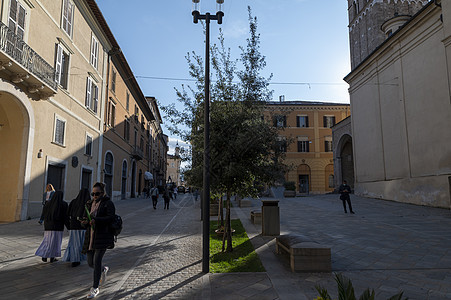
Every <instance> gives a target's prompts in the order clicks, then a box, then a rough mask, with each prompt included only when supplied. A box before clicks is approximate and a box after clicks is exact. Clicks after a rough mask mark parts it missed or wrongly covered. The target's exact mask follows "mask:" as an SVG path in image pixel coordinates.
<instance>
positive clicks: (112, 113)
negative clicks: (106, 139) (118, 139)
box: [106, 99, 116, 127]
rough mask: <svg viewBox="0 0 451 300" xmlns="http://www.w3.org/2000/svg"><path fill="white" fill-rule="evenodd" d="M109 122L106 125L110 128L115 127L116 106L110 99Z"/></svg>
mask: <svg viewBox="0 0 451 300" xmlns="http://www.w3.org/2000/svg"><path fill="white" fill-rule="evenodd" d="M107 109H108V111H107V121H106V124H107V125H108V126H110V127H114V125H115V119H116V105H115V104H114V103H113V101H112V100H111V99H110V100H109V101H108V108H107Z"/></svg>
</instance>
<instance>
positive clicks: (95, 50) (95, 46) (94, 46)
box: [91, 35, 99, 69]
mask: <svg viewBox="0 0 451 300" xmlns="http://www.w3.org/2000/svg"><path fill="white" fill-rule="evenodd" d="M98 61H99V42H98V41H97V39H96V38H95V37H94V35H93V36H92V38H91V65H92V66H93V67H94V68H96V69H97V66H98Z"/></svg>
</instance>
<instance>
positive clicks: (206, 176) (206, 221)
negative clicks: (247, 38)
mask: <svg viewBox="0 0 451 300" xmlns="http://www.w3.org/2000/svg"><path fill="white" fill-rule="evenodd" d="M192 1H193V13H192V14H193V21H194V23H196V24H197V22H198V21H199V20H205V100H204V105H205V108H204V170H203V181H204V182H203V197H202V200H203V202H202V221H203V226H202V272H203V273H208V272H209V270H210V262H209V260H210V237H209V234H210V20H217V21H218V24H222V17H223V16H224V13H223V12H222V5H223V4H224V0H216V15H210V13H206V14H205V15H201V14H200V11H199V10H200V9H199V6H200V0H192Z"/></svg>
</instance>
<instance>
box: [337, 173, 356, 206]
mask: <svg viewBox="0 0 451 300" xmlns="http://www.w3.org/2000/svg"><path fill="white" fill-rule="evenodd" d="M338 191H339V192H340V194H341V195H340V199H341V201H343V208H344V210H345V214H346V213H348V212H347V210H346V202H347V203H348V206H349V211H350V212H351V214H355V213H354V211H353V210H352V205H351V197H349V194H350V193H351V187H350V186H349V185H348V184H347V182H346V180H343V184H342V185H340V188H339V189H338Z"/></svg>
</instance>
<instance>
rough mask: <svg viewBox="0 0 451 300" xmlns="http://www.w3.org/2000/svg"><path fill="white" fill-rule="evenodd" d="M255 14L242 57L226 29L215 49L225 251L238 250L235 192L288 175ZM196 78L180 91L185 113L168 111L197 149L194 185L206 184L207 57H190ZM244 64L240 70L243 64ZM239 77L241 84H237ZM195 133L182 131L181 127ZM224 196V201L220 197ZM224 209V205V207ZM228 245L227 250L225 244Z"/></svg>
mask: <svg viewBox="0 0 451 300" xmlns="http://www.w3.org/2000/svg"><path fill="white" fill-rule="evenodd" d="M248 11H249V33H250V36H249V38H248V39H247V46H246V47H241V48H240V49H241V52H242V54H241V57H240V59H239V60H238V61H237V60H232V59H231V53H230V52H231V51H230V49H229V48H226V47H225V43H224V36H223V34H222V31H221V32H220V36H219V44H218V45H214V46H213V47H212V48H211V65H212V69H213V77H214V79H215V80H214V84H213V86H212V87H211V101H212V103H211V112H210V113H211V117H210V119H211V122H210V149H211V151H210V158H211V169H210V173H209V176H210V186H211V192H212V193H214V194H225V195H226V220H225V224H222V225H223V226H224V239H223V251H228V252H230V251H232V250H233V247H232V235H231V219H230V207H231V204H230V200H231V196H232V195H234V194H240V195H243V196H256V195H257V192H258V190H257V186H256V183H264V184H271V183H272V182H274V181H275V180H277V179H279V178H280V177H281V176H282V174H283V169H284V168H283V165H282V163H281V159H282V157H283V156H282V155H281V153H280V147H278V142H277V136H278V133H277V130H276V129H275V128H274V127H272V126H271V124H270V123H269V122H266V121H265V120H264V119H263V109H264V105H265V103H266V101H268V100H269V99H270V97H271V91H269V89H268V84H269V80H270V78H268V79H267V78H264V77H262V76H261V75H260V72H261V71H262V70H263V68H264V67H265V59H264V56H262V55H261V54H260V51H259V47H260V36H259V35H258V34H257V19H256V18H254V17H252V14H251V10H250V8H248ZM187 61H188V66H189V70H190V75H191V77H193V78H194V79H195V80H196V84H195V88H191V87H188V89H189V91H190V94H191V95H190V96H189V95H188V92H187V91H186V89H185V87H183V86H182V90H177V89H176V92H177V96H178V100H179V101H180V102H182V103H183V105H184V107H185V109H184V110H183V111H177V109H176V108H175V106H174V105H172V106H168V107H163V111H164V112H165V113H166V116H167V117H168V119H169V121H170V122H171V123H172V124H173V126H174V128H172V127H170V130H171V129H172V130H171V131H172V132H173V133H179V134H183V135H184V137H185V138H186V139H187V140H188V141H189V142H190V143H191V145H192V153H191V155H192V165H191V168H190V170H188V171H187V172H185V178H186V179H187V180H188V182H190V184H192V185H195V186H201V185H202V167H203V166H202V161H203V160H202V156H203V152H202V150H203V142H204V141H203V132H204V131H203V113H204V111H203V105H202V104H203V101H204V99H203V98H204V97H203V94H204V77H203V76H204V75H203V70H204V69H203V67H202V65H203V61H202V59H201V57H199V56H198V55H196V54H195V53H192V54H190V55H188V56H187ZM238 62H240V63H241V64H242V66H243V69H242V70H237V63H238ZM235 76H237V77H238V79H239V81H238V83H236V82H235V81H234V78H235ZM182 124H183V125H185V126H186V127H187V128H189V129H190V130H189V132H188V131H186V132H182V131H181V130H179V129H178V127H179V126H180V125H182ZM220 198H222V197H220ZM220 207H222V203H221V204H220ZM226 244H227V248H225V245H226Z"/></svg>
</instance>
